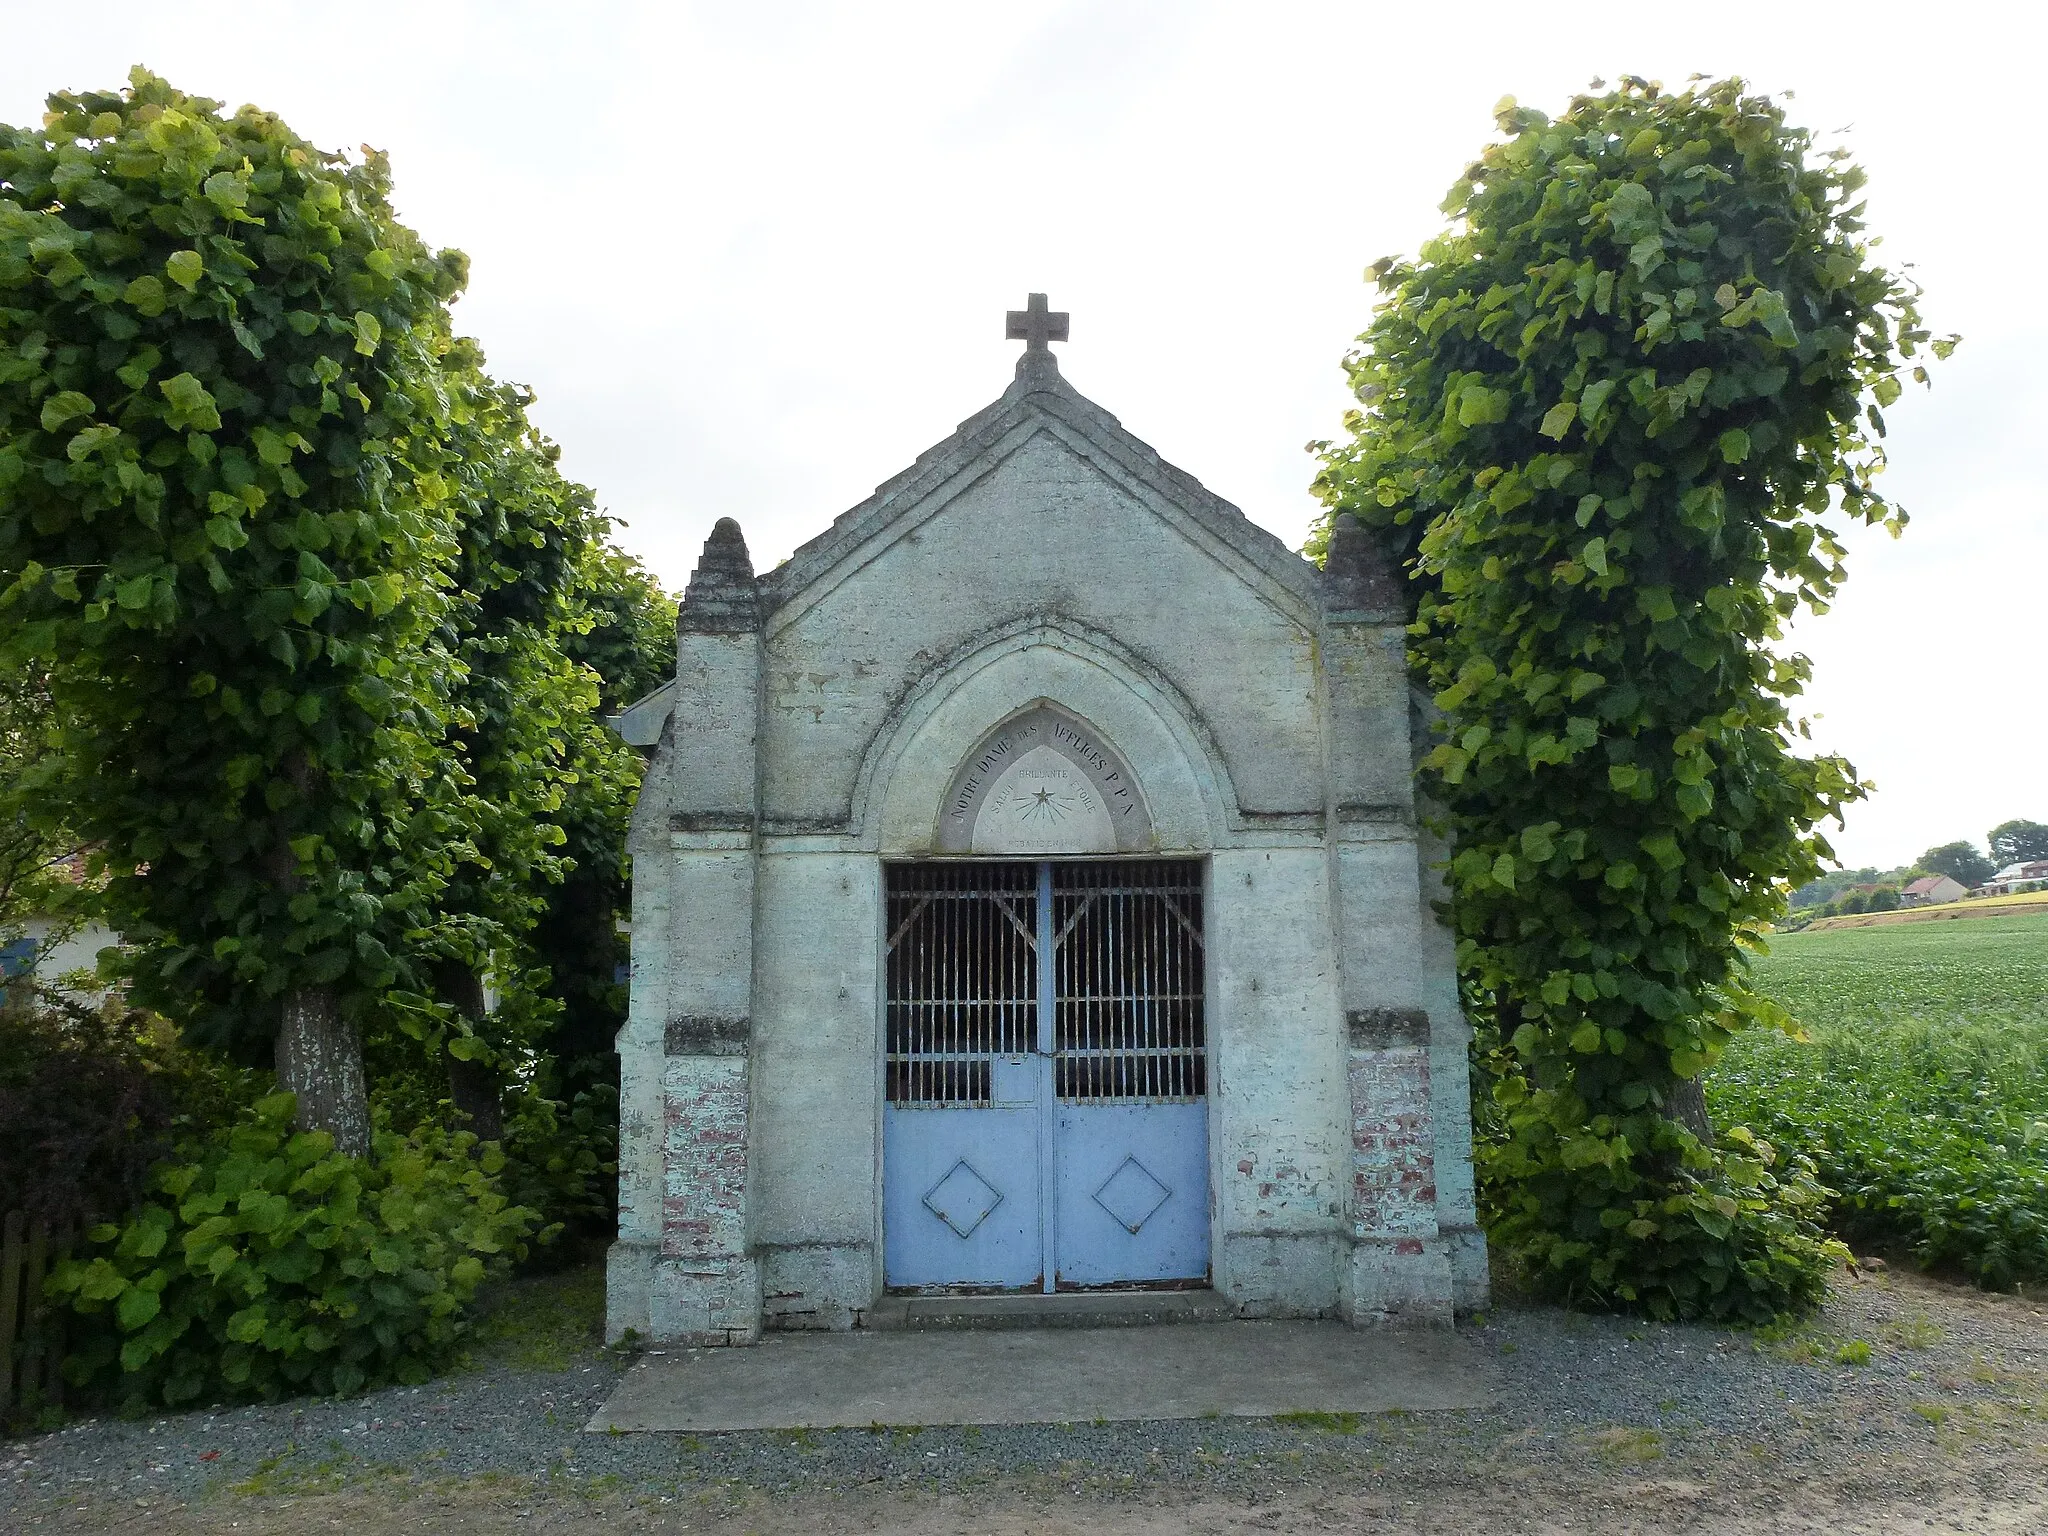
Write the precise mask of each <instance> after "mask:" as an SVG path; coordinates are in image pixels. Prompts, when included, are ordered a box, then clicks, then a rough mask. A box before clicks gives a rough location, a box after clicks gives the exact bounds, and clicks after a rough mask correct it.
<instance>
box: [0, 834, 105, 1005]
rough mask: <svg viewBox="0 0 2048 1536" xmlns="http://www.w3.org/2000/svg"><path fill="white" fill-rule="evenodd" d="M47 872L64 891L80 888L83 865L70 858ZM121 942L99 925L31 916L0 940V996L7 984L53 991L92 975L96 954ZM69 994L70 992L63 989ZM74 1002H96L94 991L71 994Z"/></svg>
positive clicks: (78, 858) (77, 857) (47, 915)
mask: <svg viewBox="0 0 2048 1536" xmlns="http://www.w3.org/2000/svg"><path fill="white" fill-rule="evenodd" d="M53 872H54V873H55V874H56V876H57V877H58V878H59V879H60V880H62V881H64V882H65V883H66V884H68V885H80V884H83V883H84V881H85V878H86V875H85V860H84V858H83V857H82V856H80V855H78V854H72V855H70V856H69V857H67V858H65V859H63V860H62V861H60V862H59V863H58V864H57V865H56V866H54V870H53ZM120 942H121V936H120V935H119V934H117V933H115V932H114V931H113V930H112V929H110V928H107V927H104V926H102V925H101V924H99V923H86V924H84V925H83V926H78V925H75V924H73V923H70V922H67V921H65V920H64V919H62V918H59V917H57V916H54V915H52V914H50V913H32V914H30V916H29V917H28V918H27V919H26V920H25V921H24V922H23V923H22V924H21V926H20V927H19V928H17V929H15V930H14V931H13V932H11V933H9V934H5V935H0V996H4V994H5V991H6V984H7V982H8V981H10V980H12V979H13V978H15V977H19V976H28V975H31V973H32V974H33V977H34V979H35V980H37V981H40V982H41V983H42V984H43V985H44V986H56V985H58V984H60V982H61V981H62V979H63V978H64V977H66V976H76V975H77V974H78V973H79V972H89V971H92V970H93V969H94V968H95V967H96V966H97V965H98V963H99V953H100V951H101V950H103V949H109V948H112V947H114V946H116V945H118V944H119V943H120ZM66 990H72V989H68V988H67V989H66ZM73 995H74V996H79V997H84V998H88V999H90V998H96V997H98V996H100V995H101V994H100V992H99V991H98V989H97V988H93V987H87V988H86V989H85V990H83V991H74V992H73Z"/></svg>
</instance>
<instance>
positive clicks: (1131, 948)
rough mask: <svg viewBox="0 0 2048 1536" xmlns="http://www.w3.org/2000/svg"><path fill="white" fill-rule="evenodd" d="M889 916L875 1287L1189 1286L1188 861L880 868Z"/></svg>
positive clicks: (1195, 995) (1196, 1236)
mask: <svg viewBox="0 0 2048 1536" xmlns="http://www.w3.org/2000/svg"><path fill="white" fill-rule="evenodd" d="M887 911H888V935H887V956H886V961H885V972H886V976H887V989H888V990H887V997H886V1005H885V1009H886V1028H885V1042H884V1043H885V1050H886V1058H887V1059H886V1068H885V1092H884V1104H883V1111H882V1130H883V1152H882V1156H883V1165H882V1166H883V1181H882V1183H883V1205H882V1234H883V1250H884V1270H885V1274H886V1278H887V1281H888V1284H889V1285H891V1286H892V1287H898V1288H904V1289H919V1288H934V1289H936V1288H972V1289H987V1290H1046V1291H1050V1290H1054V1289H1064V1288H1078V1287H1084V1286H1105V1285H1125V1284H1144V1283H1148V1282H1149V1283H1154V1284H1158V1283H1166V1282H1173V1281H1191V1280H1200V1279H1202V1278H1204V1277H1206V1275H1207V1274H1208V1269H1209V1168H1208V1162H1209V1158H1208V1115H1207V1107H1208V1106H1207V1096H1208V1052H1207V1040H1206V1033H1205V1026H1204V1019H1203V1007H1202V997H1203V987H1202V970H1203V968H1202V881H1201V865H1200V864H1199V863H1197V862H1194V861H1191V860H1113V861H1091V862H1064V861H1062V862H1038V863H1020V862H1002V863H996V862H983V861H973V862H967V861H960V862H950V861H949V862H944V863H922V864H905V865H892V866H890V867H889V869H888V871H887Z"/></svg>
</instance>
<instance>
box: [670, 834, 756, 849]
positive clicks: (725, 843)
mask: <svg viewBox="0 0 2048 1536" xmlns="http://www.w3.org/2000/svg"><path fill="white" fill-rule="evenodd" d="M668 845H669V847H671V848H673V849H676V850H677V851H678V852H682V853H745V852H747V851H748V850H749V849H751V848H752V847H753V846H754V834H753V833H751V832H671V833H669V835H668Z"/></svg>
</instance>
